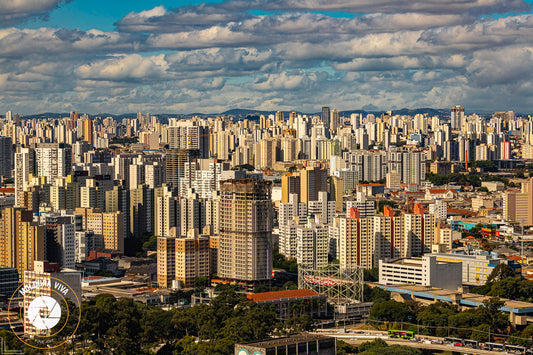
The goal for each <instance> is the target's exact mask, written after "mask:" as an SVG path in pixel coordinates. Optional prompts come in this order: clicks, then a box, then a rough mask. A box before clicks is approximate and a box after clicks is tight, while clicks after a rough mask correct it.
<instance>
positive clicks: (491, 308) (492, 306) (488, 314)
mask: <svg viewBox="0 0 533 355" xmlns="http://www.w3.org/2000/svg"><path fill="white" fill-rule="evenodd" d="M504 304H505V303H504V302H503V301H502V300H500V299H499V298H498V297H491V298H489V299H488V300H487V301H485V302H484V303H483V304H482V305H481V306H479V307H477V308H476V312H477V314H478V315H479V319H480V323H482V324H488V325H489V326H490V329H491V330H492V331H493V332H496V333H503V332H504V331H505V330H506V329H507V327H509V325H510V322H509V318H508V317H507V315H506V314H505V313H503V312H502V311H501V310H500V308H501V307H502V306H503V305H504Z"/></svg>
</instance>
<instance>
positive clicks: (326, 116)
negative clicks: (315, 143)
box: [321, 106, 331, 137]
mask: <svg viewBox="0 0 533 355" xmlns="http://www.w3.org/2000/svg"><path fill="white" fill-rule="evenodd" d="M321 119H322V123H323V124H324V127H325V131H326V134H328V132H329V128H330V120H331V117H330V113H329V107H328V106H323V107H322V117H321ZM328 137H329V136H328Z"/></svg>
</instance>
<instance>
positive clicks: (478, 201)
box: [472, 196, 494, 212]
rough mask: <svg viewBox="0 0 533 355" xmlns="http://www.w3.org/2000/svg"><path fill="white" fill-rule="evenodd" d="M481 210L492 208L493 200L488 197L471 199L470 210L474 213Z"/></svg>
mask: <svg viewBox="0 0 533 355" xmlns="http://www.w3.org/2000/svg"><path fill="white" fill-rule="evenodd" d="M482 208H484V209H491V208H494V200H493V199H492V198H491V197H488V196H479V197H474V198H473V199H472V210H473V211H474V212H477V211H479V210H480V209H482Z"/></svg>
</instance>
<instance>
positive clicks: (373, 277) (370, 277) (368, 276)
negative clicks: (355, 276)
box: [363, 267, 379, 282]
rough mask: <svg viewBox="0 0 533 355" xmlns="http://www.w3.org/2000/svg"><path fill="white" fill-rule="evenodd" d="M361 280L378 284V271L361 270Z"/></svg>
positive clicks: (374, 268) (373, 269) (375, 268)
mask: <svg viewBox="0 0 533 355" xmlns="http://www.w3.org/2000/svg"><path fill="white" fill-rule="evenodd" d="M363 278H364V280H365V281H368V282H378V281H379V269H378V268H377V267H373V268H372V269H364V270H363Z"/></svg>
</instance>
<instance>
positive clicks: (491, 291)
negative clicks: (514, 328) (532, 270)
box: [471, 277, 533, 302]
mask: <svg viewBox="0 0 533 355" xmlns="http://www.w3.org/2000/svg"><path fill="white" fill-rule="evenodd" d="M471 291H472V292H474V293H478V294H481V295H486V296H493V297H502V298H508V299H511V300H516V301H523V302H533V283H532V282H531V281H528V280H520V279H517V278H514V277H509V278H504V279H502V280H499V281H494V282H487V283H486V284H485V285H483V286H479V287H474V288H472V290H471Z"/></svg>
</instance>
